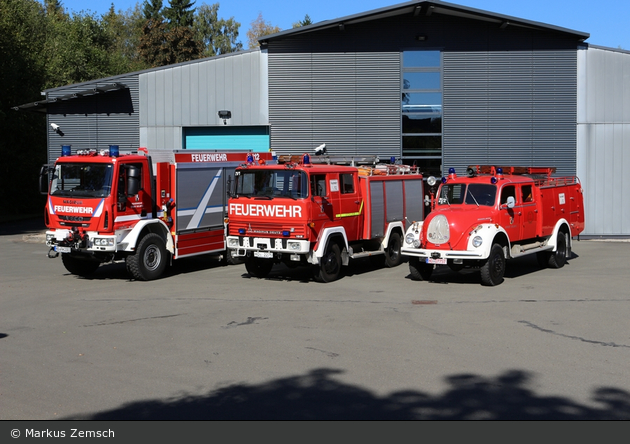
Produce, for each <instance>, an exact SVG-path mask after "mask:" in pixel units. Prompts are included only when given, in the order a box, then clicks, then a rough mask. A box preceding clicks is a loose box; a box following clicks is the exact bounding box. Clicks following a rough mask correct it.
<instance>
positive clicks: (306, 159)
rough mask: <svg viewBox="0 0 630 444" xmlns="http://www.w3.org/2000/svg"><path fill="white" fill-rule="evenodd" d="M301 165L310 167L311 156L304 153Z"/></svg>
mask: <svg viewBox="0 0 630 444" xmlns="http://www.w3.org/2000/svg"><path fill="white" fill-rule="evenodd" d="M302 163H303V164H304V165H310V164H311V156H309V155H308V153H304V156H302Z"/></svg>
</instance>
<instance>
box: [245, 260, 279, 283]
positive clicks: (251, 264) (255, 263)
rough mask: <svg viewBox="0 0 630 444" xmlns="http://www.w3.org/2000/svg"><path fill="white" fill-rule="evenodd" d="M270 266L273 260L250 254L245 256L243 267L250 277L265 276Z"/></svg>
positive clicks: (271, 266)
mask: <svg viewBox="0 0 630 444" xmlns="http://www.w3.org/2000/svg"><path fill="white" fill-rule="evenodd" d="M272 268H273V261H272V260H270V259H260V258H257V257H252V256H248V257H246V258H245V269H246V270H247V272H248V273H249V275H250V276H252V277H257V278H264V277H267V275H268V274H269V272H270V271H271V269H272Z"/></svg>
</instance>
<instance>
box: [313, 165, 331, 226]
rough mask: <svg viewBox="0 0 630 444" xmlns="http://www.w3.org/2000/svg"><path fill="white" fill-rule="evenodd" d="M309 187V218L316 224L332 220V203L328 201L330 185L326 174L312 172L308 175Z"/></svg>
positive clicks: (319, 224)
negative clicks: (311, 203)
mask: <svg viewBox="0 0 630 444" xmlns="http://www.w3.org/2000/svg"><path fill="white" fill-rule="evenodd" d="M309 183H310V188H311V201H312V202H313V204H314V205H311V219H312V220H313V222H315V223H316V224H317V225H318V226H321V224H322V223H323V222H325V221H332V220H334V215H333V205H332V203H331V202H330V187H329V185H328V181H327V180H326V174H312V175H310V177H309Z"/></svg>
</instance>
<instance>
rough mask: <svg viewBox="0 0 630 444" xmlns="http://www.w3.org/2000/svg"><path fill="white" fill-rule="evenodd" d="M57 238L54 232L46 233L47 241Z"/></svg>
mask: <svg viewBox="0 0 630 444" xmlns="http://www.w3.org/2000/svg"><path fill="white" fill-rule="evenodd" d="M54 239H55V235H54V234H47V235H46V242H52V241H53V240H54Z"/></svg>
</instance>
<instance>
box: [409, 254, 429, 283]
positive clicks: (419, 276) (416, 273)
mask: <svg viewBox="0 0 630 444" xmlns="http://www.w3.org/2000/svg"><path fill="white" fill-rule="evenodd" d="M409 273H411V279H413V280H414V281H428V280H429V279H431V275H432V274H433V265H430V264H427V263H426V262H422V261H420V259H419V258H417V257H412V258H411V259H409Z"/></svg>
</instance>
